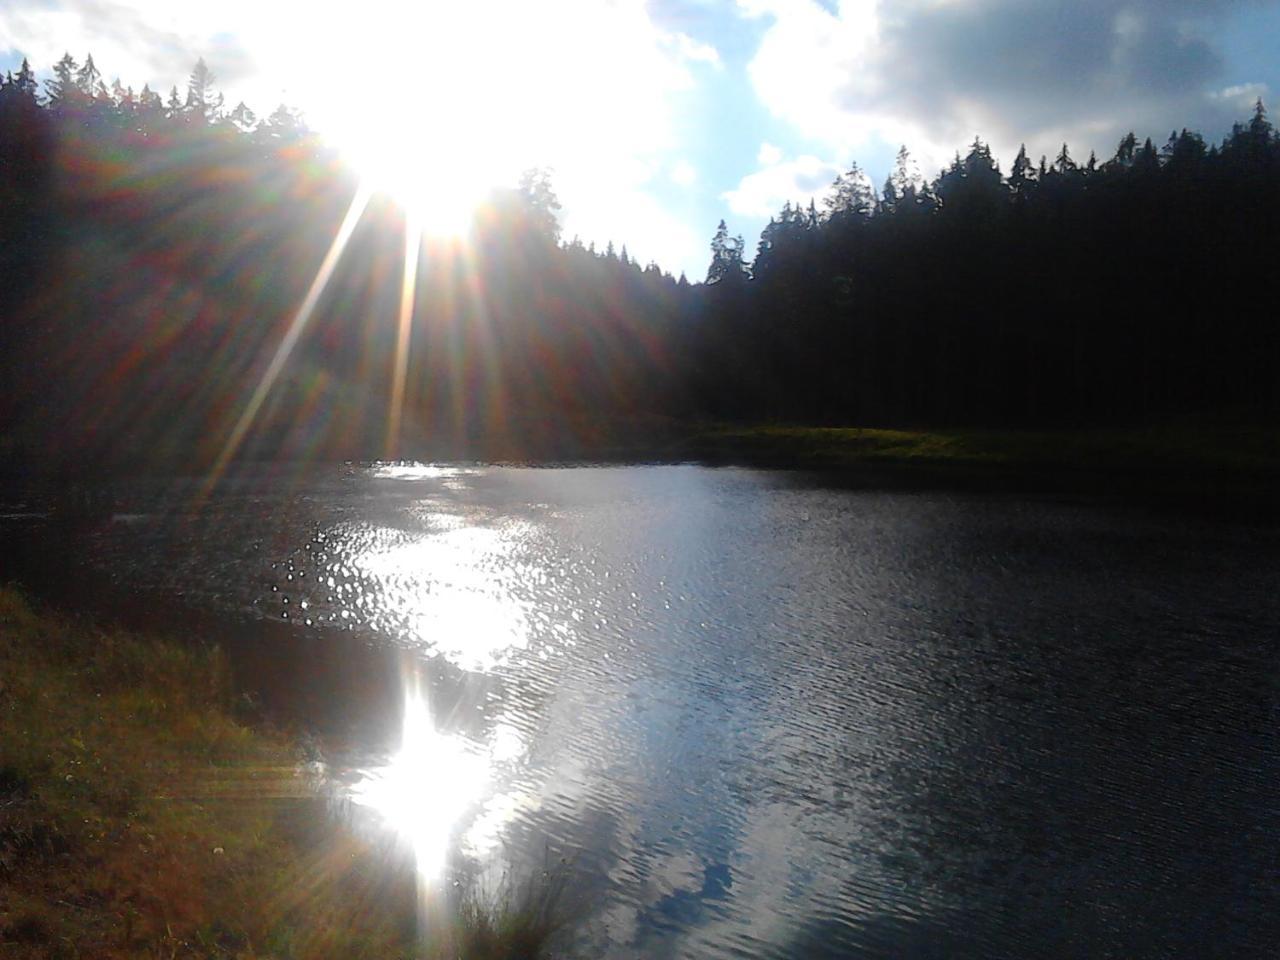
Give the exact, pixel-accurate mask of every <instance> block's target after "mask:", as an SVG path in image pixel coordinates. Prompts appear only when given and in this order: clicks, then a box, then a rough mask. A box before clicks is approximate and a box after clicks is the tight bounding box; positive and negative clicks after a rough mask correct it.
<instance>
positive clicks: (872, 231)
mask: <svg viewBox="0 0 1280 960" xmlns="http://www.w3.org/2000/svg"><path fill="white" fill-rule="evenodd" d="M357 191H358V183H357V178H356V175H355V173H354V172H353V171H351V170H350V169H349V168H347V167H346V166H345V165H344V164H343V162H342V160H341V158H340V157H339V156H337V155H336V154H335V153H334V152H333V151H332V150H331V149H330V148H329V147H327V146H326V145H325V143H324V141H323V140H322V139H320V138H319V137H317V136H316V135H314V134H313V133H312V132H311V131H309V130H308V129H307V128H306V126H305V124H304V122H303V121H302V119H301V118H300V116H299V115H298V114H297V113H296V112H294V111H292V110H290V109H289V108H287V107H283V106H282V107H280V108H278V109H277V110H276V111H274V112H273V113H271V114H270V115H269V116H267V117H266V118H258V117H256V116H255V115H254V114H253V112H252V111H251V110H250V109H249V108H248V107H247V106H245V105H244V104H242V103H241V104H237V105H236V106H235V107H234V108H230V109H228V108H227V106H226V104H225V103H224V101H223V98H222V96H221V95H220V94H219V93H218V91H217V89H216V82H215V78H214V77H213V75H212V73H211V72H210V71H209V69H208V67H207V66H206V65H205V64H204V62H203V61H199V62H197V64H196V66H195V68H194V69H193V71H192V73H191V76H190V77H189V78H188V81H187V83H186V89H185V93H183V92H180V91H179V90H178V88H177V87H176V86H175V87H174V88H172V89H171V90H170V91H169V92H168V95H167V96H161V95H160V94H158V93H156V92H153V91H151V90H150V89H149V88H148V87H144V88H143V89H142V90H141V91H140V92H136V93H135V92H134V91H133V90H132V89H131V88H129V87H124V86H122V85H121V84H120V83H119V81H115V82H113V83H112V84H110V85H108V84H107V83H106V82H105V81H104V80H103V77H102V74H101V73H100V71H99V70H98V68H97V66H96V65H95V64H94V62H93V58H92V57H86V59H85V61H84V62H83V63H78V62H77V61H76V60H75V59H74V58H72V57H70V56H69V55H68V56H66V57H64V58H63V59H62V60H60V61H59V62H58V64H56V65H55V67H54V70H53V74H52V77H51V78H50V79H49V80H47V81H45V82H44V84H43V85H41V84H39V83H37V81H36V79H35V77H34V75H33V73H32V71H31V69H30V67H29V66H28V64H27V63H26V62H25V61H24V62H23V65H22V67H21V68H20V69H19V70H18V71H17V72H16V73H10V74H8V75H6V76H5V77H4V78H0V349H2V350H3V355H4V360H3V361H2V363H3V366H2V367H0V376H3V377H4V380H5V383H4V391H3V398H0V424H2V425H3V427H4V431H5V436H6V438H7V440H6V442H7V443H8V444H9V447H10V451H11V452H13V453H15V454H18V455H21V454H23V453H28V452H31V451H40V452H41V455H42V456H45V457H50V458H53V459H54V460H63V461H66V462H73V461H75V460H77V459H85V460H88V461H101V460H122V461H127V462H139V461H147V460H157V461H164V462H172V461H173V460H175V459H180V460H183V461H184V462H196V463H199V462H208V461H212V460H213V459H215V458H216V457H217V456H218V454H219V452H220V451H222V450H223V449H224V441H225V438H226V437H227V436H229V435H230V434H231V433H233V431H234V427H235V424H236V422H237V420H238V418H239V417H240V416H241V415H242V413H243V410H244V407H245V404H246V403H247V402H248V398H249V397H251V396H252V395H253V393H254V390H255V388H256V387H257V386H258V385H259V384H260V383H262V382H263V378H264V376H265V375H266V374H267V372H268V370H269V368H270V363H271V359H272V357H273V356H274V355H275V353H276V350H277V347H278V345H279V344H280V343H281V342H282V341H283V340H284V339H285V338H286V336H287V333H288V331H289V329H290V327H291V324H293V323H294V322H295V320H296V319H297V311H298V307H299V305H300V304H302V303H304V302H306V301H307V298H308V292H309V291H311V290H312V289H313V283H314V281H315V279H316V273H317V269H318V267H319V265H320V264H321V263H322V262H324V261H325V258H326V254H327V253H328V252H329V249H330V245H331V244H332V242H333V240H334V236H335V233H336V231H337V228H338V224H339V223H341V222H342V221H343V218H344V216H345V215H346V213H347V212H348V209H349V205H350V204H351V200H352V197H353V196H354V195H356V193H357ZM557 210H558V203H557V201H556V197H555V194H554V190H553V188H552V185H551V182H550V180H549V178H548V177H547V176H546V174H544V173H541V172H537V171H532V172H530V173H529V174H527V175H526V176H525V177H524V178H523V180H522V181H521V182H520V183H519V184H517V185H515V186H513V187H511V188H508V189H501V190H495V191H494V193H493V195H492V197H491V198H490V200H489V202H488V203H486V204H485V205H484V206H483V207H482V208H481V209H480V210H478V211H477V214H476V220H475V225H474V230H473V233H472V236H471V237H470V238H469V240H468V241H467V242H466V243H465V244H463V243H459V242H449V241H430V242H426V243H424V244H423V246H422V249H421V252H420V259H419V261H418V267H417V281H418V282H417V284H416V287H415V292H414V299H413V302H412V309H411V311H410V316H411V323H412V330H411V336H410V337H409V354H408V357H407V361H406V363H407V366H406V368H405V369H406V371H407V375H406V377H405V390H404V392H403V394H402V395H401V396H399V397H397V396H395V395H394V394H395V391H394V390H393V388H392V384H393V382H394V381H395V379H396V377H395V364H396V363H397V361H396V360H395V357H396V352H397V343H398V331H397V318H398V316H399V315H400V304H399V300H400V297H401V295H402V290H401V287H402V274H403V271H404V262H403V261H404V249H405V237H404V231H405V229H406V225H405V222H404V221H405V218H404V215H403V212H402V211H400V210H398V209H397V207H396V206H395V204H394V203H393V202H392V201H391V200H390V199H389V198H384V197H373V198H372V199H371V200H370V201H369V205H368V208H367V209H366V210H365V211H364V215H363V217H362V218H361V219H360V220H359V222H358V224H357V225H356V226H355V228H354V230H353V232H352V233H351V236H350V239H349V241H348V242H347V244H346V247H345V249H344V251H343V253H342V256H341V257H340V258H339V259H338V260H337V262H336V266H335V267H334V269H333V270H332V272H331V274H330V275H329V276H328V277H327V282H326V283H325V285H324V286H323V289H322V290H321V291H320V293H319V297H318V299H316V301H315V304H314V310H313V311H312V312H311V313H310V314H309V315H308V317H307V320H308V322H307V324H306V326H305V329H301V331H300V333H301V335H300V336H299V337H298V338H297V343H296V347H295V348H294V350H293V352H292V354H291V356H290V357H289V361H288V363H287V365H286V366H285V368H284V370H285V372H284V374H283V375H282V376H281V378H280V379H279V382H278V383H276V384H275V385H274V386H273V389H272V390H271V391H270V393H269V394H268V395H267V398H266V401H265V403H264V405H263V407H262V409H261V410H260V411H259V412H258V415H257V416H256V418H255V421H254V426H253V429H252V430H251V431H250V433H249V435H248V437H247V439H246V442H245V445H244V450H243V451H242V454H243V455H244V456H260V457H273V458H274V457H294V456H312V455H324V456H344V457H364V456H381V455H386V454H388V453H392V454H397V455H414V454H415V453H422V452H424V451H427V450H431V451H438V452H450V453H464V454H465V453H468V452H475V453H477V454H480V453H485V454H501V455H521V454H527V455H531V456H538V455H548V454H551V455H554V454H555V453H556V452H557V451H558V450H559V449H561V446H562V444H563V442H564V440H565V438H566V437H569V438H574V439H576V440H579V441H582V442H584V443H595V444H597V445H598V446H599V447H602V448H604V447H607V446H608V443H609V441H610V439H611V435H615V434H617V433H619V432H624V431H625V430H626V429H628V425H629V424H630V425H634V424H636V423H646V422H650V421H676V422H678V421H686V420H694V419H704V418H715V419H719V420H738V421H755V420H762V419H780V420H791V421H802V422H820V423H856V424H863V425H925V424H928V425H944V424H964V425H987V426H995V425H1001V426H1005V425H1014V426H1035V427H1044V426H1059V425H1071V424H1083V423H1099V422H1114V421H1117V420H1122V421H1126V422H1132V421H1134V420H1139V419H1148V420H1151V419H1160V418H1168V417H1177V416H1183V415H1187V414H1200V413H1215V414H1224V413H1225V414H1230V415H1234V416H1247V417H1251V418H1254V417H1266V418H1271V417H1274V416H1275V415H1276V414H1277V413H1278V412H1280V386H1278V384H1280V380H1278V379H1277V377H1276V376H1275V372H1274V367H1275V364H1276V362H1277V360H1280V333H1278V332H1277V329H1276V324H1275V323H1274V321H1273V320H1272V317H1271V312H1270V308H1271V305H1272V303H1273V302H1274V297H1275V293H1274V291H1273V290H1272V288H1271V285H1270V278H1271V276H1273V274H1274V270H1273V262H1274V255H1275V250H1276V249H1277V241H1278V240H1280V138H1277V135H1276V132H1275V130H1274V129H1273V127H1272V125H1271V123H1270V122H1269V120H1268V119H1267V116H1266V111H1265V108H1264V107H1263V105H1262V103H1261V102H1259V103H1258V104H1257V106H1256V108H1255V110H1254V113H1253V115H1252V116H1251V117H1249V118H1248V119H1247V120H1246V121H1244V122H1242V123H1240V124H1238V125H1236V127H1235V128H1234V129H1233V130H1232V131H1231V133H1230V134H1229V135H1228V136H1227V137H1226V138H1225V139H1224V140H1223V141H1222V142H1221V143H1215V144H1208V143H1206V141H1205V140H1204V139H1203V137H1201V136H1200V135H1199V134H1197V133H1194V132H1191V131H1188V130H1182V131H1175V132H1174V133H1173V134H1172V135H1171V136H1170V137H1169V139H1168V141H1167V142H1166V143H1164V144H1163V145H1162V146H1160V147H1156V146H1155V144H1154V143H1153V142H1152V141H1151V140H1145V141H1143V142H1139V140H1138V139H1137V138H1136V137H1135V136H1134V135H1133V134H1129V135H1127V136H1126V137H1124V138H1123V140H1121V142H1120V143H1119V145H1118V146H1117V149H1116V152H1115V154H1114V155H1113V156H1112V157H1109V158H1107V159H1106V160H1103V161H1099V160H1098V159H1097V158H1096V157H1093V156H1090V157H1089V158H1088V159H1087V160H1085V161H1078V160H1076V159H1075V158H1074V157H1073V156H1072V154H1071V151H1070V149H1069V148H1068V147H1067V146H1066V145H1064V146H1063V148H1062V149H1061V151H1060V152H1059V153H1058V155H1057V156H1056V157H1055V158H1054V159H1053V160H1052V161H1049V160H1048V159H1047V158H1042V159H1041V160H1040V161H1039V162H1038V163H1035V162H1033V161H1032V160H1031V159H1030V158H1029V157H1028V156H1027V154H1026V151H1025V149H1024V150H1022V151H1021V152H1020V153H1019V154H1018V156H1017V158H1016V159H1015V160H1014V162H1013V164H1012V166H1011V167H1010V169H1009V172H1008V173H1007V174H1006V173H1004V172H1003V171H1002V169H1001V168H1000V166H999V164H998V163H997V162H996V160H995V158H994V157H993V156H992V154H991V151H990V149H989V147H988V146H987V145H986V144H984V143H983V142H982V141H981V140H975V141H974V142H973V144H972V145H971V146H970V147H969V148H968V150H967V152H966V153H965V154H964V155H963V156H962V155H959V154H957V156H956V158H955V160H954V162H953V163H952V164H950V165H949V166H948V167H947V168H946V169H944V170H942V171H940V172H939V173H938V174H937V175H936V176H935V177H933V178H932V179H926V178H925V177H923V176H922V175H921V174H920V172H919V171H918V170H917V169H916V166H915V164H914V163H913V161H912V158H911V157H910V155H909V153H908V152H907V151H906V149H905V148H904V149H903V150H902V151H900V153H899V155H898V158H897V162H896V164H895V166H894V169H893V171H892V172H891V174H890V175H889V177H888V178H887V180H886V182H885V183H884V184H883V186H882V187H880V188H879V189H876V188H873V186H872V184H871V183H870V181H869V180H868V178H867V177H866V176H865V175H864V174H863V173H862V171H861V170H860V169H859V168H858V167H857V165H856V164H854V165H852V166H851V167H850V169H849V170H848V171H847V172H846V173H844V174H842V175H841V176H840V177H839V178H837V180H836V182H835V183H834V184H833V185H832V188H831V190H830V191H829V194H828V196H827V197H826V199H825V202H823V203H822V204H821V205H819V204H816V203H812V202H810V203H809V204H807V205H792V204H787V205H786V206H784V208H783V209H782V210H781V211H780V212H779V214H778V215H777V216H775V217H774V218H773V219H772V220H771V222H770V223H769V224H768V226H767V227H766V228H765V229H764V231H763V233H762V235H761V238H760V243H759V246H758V248H757V250H756V251H755V253H754V256H753V257H750V258H748V255H747V254H748V252H747V251H746V249H745V248H744V244H743V242H742V239H741V238H740V237H735V236H732V235H731V234H730V232H729V230H728V227H727V225H726V224H724V223H723V222H722V223H721V224H720V225H719V228H718V229H717V231H716V232H715V235H714V237H713V239H712V242H711V261H710V264H709V268H708V272H707V276H706V278H705V282H700V283H689V282H688V281H687V280H686V279H685V278H684V277H683V276H681V277H680V278H679V279H676V278H673V277H671V276H670V275H669V274H666V273H664V272H663V271H662V270H660V269H659V268H658V267H657V266H656V265H654V264H652V263H651V264H648V265H646V266H644V267H642V266H641V265H640V264H638V263H636V262H635V261H634V260H633V259H632V258H631V257H630V256H629V255H628V254H627V251H626V248H625V247H623V248H621V250H620V251H616V250H615V248H614V247H613V245H612V244H609V245H608V247H607V248H606V249H605V250H603V251H599V250H596V249H595V248H594V246H591V245H584V244H583V243H582V242H580V241H578V240H577V239H573V240H569V241H566V240H564V239H563V238H561V237H560V235H559V227H558V222H557V219H556V212H557ZM393 403H399V404H400V405H401V406H402V407H403V414H404V415H403V419H402V431H403V435H401V436H396V437H390V436H386V435H385V427H386V424H387V422H388V410H389V406H390V405H391V404H393ZM565 449H570V447H565Z"/></svg>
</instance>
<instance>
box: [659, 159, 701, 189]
mask: <svg viewBox="0 0 1280 960" xmlns="http://www.w3.org/2000/svg"><path fill="white" fill-rule="evenodd" d="M667 175H668V176H669V177H671V182H672V183H675V184H679V185H680V186H682V187H690V186H693V184H694V182H695V181H696V180H697V179H698V170H697V168H696V167H695V166H694V165H693V164H691V163H690V162H689V161H688V160H677V161H676V162H675V163H673V164H672V165H671V169H670V171H668V174H667Z"/></svg>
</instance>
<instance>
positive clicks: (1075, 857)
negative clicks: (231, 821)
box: [0, 467, 1280, 958]
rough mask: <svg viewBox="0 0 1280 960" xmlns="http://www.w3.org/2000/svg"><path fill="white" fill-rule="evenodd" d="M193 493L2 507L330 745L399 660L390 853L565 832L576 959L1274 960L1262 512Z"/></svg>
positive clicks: (754, 476) (801, 494)
mask: <svg viewBox="0 0 1280 960" xmlns="http://www.w3.org/2000/svg"><path fill="white" fill-rule="evenodd" d="M197 492H198V485H197V484H196V483H194V482H180V483H163V484H162V483H152V484H144V483H133V484H130V485H127V486H119V487H117V488H115V489H113V490H111V491H108V492H106V493H101V492H100V493H99V494H98V495H97V496H96V498H94V499H92V500H91V508H90V509H88V510H87V513H88V514H89V515H90V516H89V518H88V519H84V520H82V521H79V522H77V524H76V525H75V533H74V535H73V536H72V535H69V534H66V533H65V532H63V533H58V532H57V530H58V529H59V528H56V527H54V526H51V525H50V524H49V523H48V522H47V521H46V520H44V519H42V518H41V517H40V516H35V517H22V516H11V517H10V518H9V519H7V520H4V521H3V526H0V530H3V531H5V535H6V536H7V537H9V538H10V542H11V543H15V544H16V543H19V542H21V543H23V544H25V545H26V546H25V547H24V548H23V550H25V551H26V553H25V554H24V555H25V556H26V560H25V561H22V562H25V563H28V564H29V563H32V562H34V559H35V558H42V559H41V562H43V563H44V564H45V575H48V573H49V564H50V563H56V564H61V565H62V574H61V576H62V578H63V579H64V580H71V581H75V580H76V579H77V578H80V579H81V580H82V581H83V582H85V583H88V582H90V581H94V580H95V578H96V580H97V582H98V586H97V588H96V589H97V592H98V594H99V596H100V597H108V598H109V597H111V596H112V595H113V594H114V595H116V596H118V597H119V598H121V609H125V608H126V607H127V606H128V604H133V606H134V607H135V608H136V606H137V604H138V600H137V598H138V597H153V598H156V599H155V603H156V604H157V605H158V607H163V609H165V610H169V611H172V610H174V609H181V610H183V611H185V613H184V614H182V616H185V617H187V618H189V623H188V624H187V626H188V628H189V629H191V630H192V631H193V632H201V633H208V632H213V633H214V634H215V635H218V636H219V638H220V639H222V640H223V641H224V642H230V643H231V644H232V645H233V646H235V648H236V649H237V651H238V654H237V656H238V658H239V660H238V662H239V663H240V665H241V669H242V672H243V673H244V675H245V676H246V677H247V678H248V679H249V680H250V681H252V680H254V679H257V680H259V681H260V682H261V685H262V686H263V689H264V690H265V691H266V693H265V694H264V695H266V696H274V697H276V698H277V699H278V700H279V701H280V702H282V703H285V704H286V706H287V707H288V708H289V709H292V710H294V711H295V712H297V713H298V714H299V715H301V716H305V717H307V718H309V719H310V720H313V721H314V722H315V723H316V724H317V725H318V726H320V727H321V728H322V729H323V730H325V732H326V735H327V737H328V742H329V743H330V744H331V748H332V749H333V750H334V751H335V753H336V754H341V755H344V756H346V757H348V758H352V757H354V758H355V762H362V763H364V764H365V765H366V766H371V767H376V766H377V763H378V760H379V758H380V756H381V755H383V754H386V753H389V752H390V751H392V750H393V749H394V747H395V745H396V743H395V742H396V739H397V736H398V729H399V723H400V717H401V714H402V712H403V702H404V701H403V695H402V690H403V687H402V683H401V677H402V676H408V675H412V674H417V675H419V676H420V677H421V682H422V683H423V685H424V689H425V696H426V701H427V709H428V713H429V715H430V716H431V718H432V727H433V732H431V733H430V737H431V741H430V744H429V745H428V747H427V748H424V752H423V753H422V754H421V756H423V757H426V758H427V762H428V765H432V764H434V765H435V766H436V769H435V770H434V771H433V773H434V776H433V777H432V783H431V792H430V795H429V796H428V797H427V798H425V799H424V798H423V797H422V796H421V795H419V794H410V795H409V796H410V800H409V802H410V803H418V804H420V812H421V815H420V816H419V817H418V821H419V822H420V823H422V822H426V823H427V824H428V827H427V831H428V833H431V836H428V837H425V838H418V839H420V840H421V841H422V842H423V843H425V844H426V845H427V846H431V845H432V844H439V845H442V847H447V848H448V849H450V850H452V851H453V852H452V854H451V856H452V857H453V859H454V861H455V862H459V861H461V862H473V863H481V862H486V863H488V862H494V861H495V860H500V861H502V862H507V863H511V864H514V867H515V869H517V870H521V869H527V868H529V866H530V865H531V864H537V863H541V862H543V861H544V860H545V859H546V858H547V857H553V858H555V857H560V856H564V857H566V858H567V859H568V860H569V861H570V864H571V870H572V876H573V881H572V889H573V895H574V897H575V899H576V900H577V901H578V903H580V905H581V909H582V911H583V912H584V915H585V920H584V921H583V922H582V923H581V924H580V926H579V928H578V929H579V933H578V946H579V947H581V948H582V950H583V952H584V954H586V955H604V956H609V957H633V956H636V957H638V956H646V957H648V956H662V957H666V956H681V957H707V958H713V957H714V958H720V957H788V958H789V957H818V958H823V957H862V956H866V957H974V958H977V957H983V958H987V957H1010V958H1013V957H1135V958H1137V957H1171V956H1232V957H1254V956H1259V957H1260V956H1275V955H1276V949H1277V948H1276V944H1277V943H1280V726H1278V724H1280V709H1277V705H1278V704H1280V660H1278V659H1277V655H1278V653H1280V643H1278V641H1280V565H1278V564H1277V559H1280V534H1277V532H1276V530H1275V529H1274V528H1268V529H1264V530H1254V529H1250V528H1248V527H1247V526H1243V525H1238V524H1224V523H1214V522H1209V521H1201V520H1193V519H1186V518H1178V517H1174V516H1171V515H1169V514H1168V513H1164V514H1143V513H1141V512H1135V511H1132V510H1128V511H1121V510H1119V509H1116V508H1111V507H1107V506H1105V505H1096V504H1095V505H1091V504H1086V503H1065V502H1052V501H1043V502H1041V501H1032V500H1019V499H1016V498H1007V497H1002V498H982V497H975V496H960V495H948V494H924V493H910V494H895V493H885V492H868V491H857V490H843V489H840V488H839V487H838V486H835V485H832V484H829V483H827V482H825V481H824V480H823V478H820V477H813V476H806V475H802V474H787V473H770V472H759V471H745V470H728V469H725V470H709V469H703V468H698V467H649V468H643V467H640V468H609V469H563V470H519V469H487V468H486V469H474V470H471V469H432V468H412V467H410V468H404V467H383V468H369V469H360V468H347V469H334V470H332V471H330V472H327V473H319V474H317V473H315V472H312V473H310V474H307V475H305V476H295V475H292V474H290V473H289V472H287V471H272V472H262V473H253V472H247V473H244V474H241V475H239V476H238V477H236V478H233V479H232V480H230V481H228V482H226V483H225V484H223V485H222V486H221V487H220V488H219V489H218V490H217V491H216V492H215V493H214V495H213V496H212V498H211V499H209V500H208V501H207V502H205V503H204V505H203V506H201V507H199V508H197V507H196V506H194V505H193V504H194V503H195V495H196V493H197ZM37 500H38V498H35V499H33V500H31V501H30V502H26V503H16V502H14V503H11V504H10V506H9V507H8V508H7V509H8V511H9V513H10V514H22V513H25V512H30V513H34V514H37V515H38V514H40V513H41V512H42V511H43V510H44V506H43V505H42V504H41V503H39V502H36V501H37ZM62 529H64V530H65V529H69V528H62ZM42 538H43V546H41V547H40V548H39V549H38V550H37V551H36V552H34V553H32V552H31V545H32V544H33V543H34V544H40V543H41V542H42ZM72 545H74V547H75V550H74V553H68V551H67V550H66V549H65V548H66V547H68V546H72ZM23 550H16V551H11V553H13V552H16V553H23ZM51 557H59V558H60V559H58V560H56V562H55V561H51V560H50V558H51ZM124 598H132V599H129V600H128V602H127V603H126V602H125V600H124ZM175 598H177V600H178V601H180V603H179V605H178V606H174V599H175ZM134 613H135V615H136V613H137V611H136V609H135V611H134ZM164 616H167V617H172V616H174V614H173V613H171V612H170V613H166V614H164ZM268 688H269V689H268ZM334 745H336V746H334ZM352 779H353V780H354V779H358V776H357V775H352ZM442 796H443V797H444V799H443V800H442V799H441V797H442ZM428 855H429V856H441V855H443V854H441V853H440V851H438V850H434V849H433V850H432V851H431V852H429V854H428Z"/></svg>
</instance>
